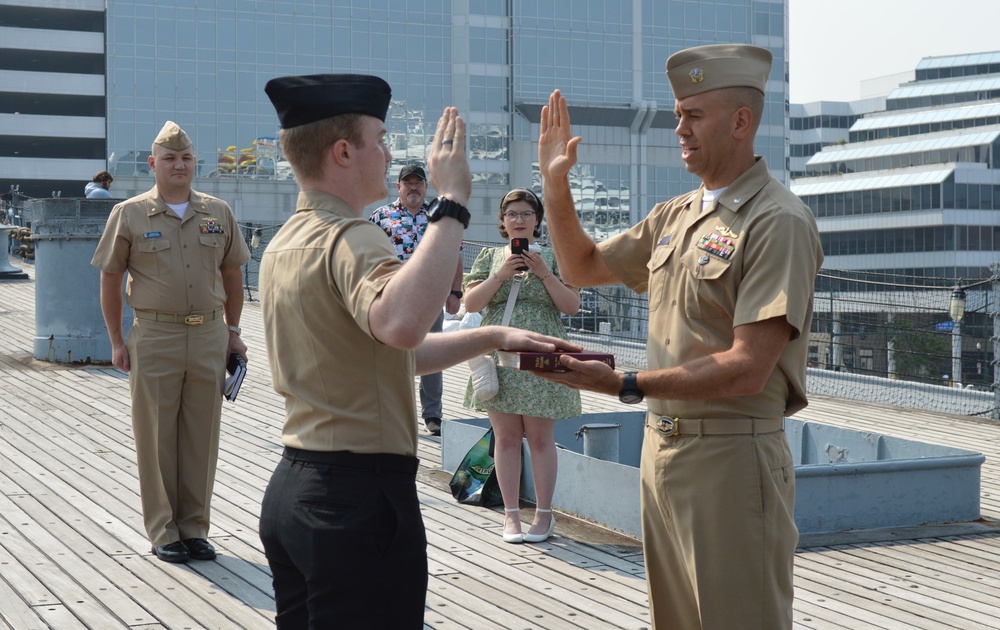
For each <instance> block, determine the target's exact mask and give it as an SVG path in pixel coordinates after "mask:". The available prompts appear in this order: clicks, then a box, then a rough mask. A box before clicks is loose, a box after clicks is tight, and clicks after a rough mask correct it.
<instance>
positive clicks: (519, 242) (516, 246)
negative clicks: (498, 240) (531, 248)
mask: <svg viewBox="0 0 1000 630" xmlns="http://www.w3.org/2000/svg"><path fill="white" fill-rule="evenodd" d="M526 251H528V239H526V238H512V239H510V253H512V254H523V253H524V252H526ZM517 270H518V271H527V270H528V268H527V267H518V268H517Z"/></svg>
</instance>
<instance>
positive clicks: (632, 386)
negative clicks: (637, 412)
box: [618, 372, 645, 405]
mask: <svg viewBox="0 0 1000 630" xmlns="http://www.w3.org/2000/svg"><path fill="white" fill-rule="evenodd" d="M636 374H637V372H625V375H624V378H623V380H622V389H621V391H620V392H618V400H620V401H622V402H623V403H625V404H626V405H635V404H638V403H641V402H642V399H643V398H645V395H644V394H643V393H642V390H641V389H639V382H638V379H637V378H636Z"/></svg>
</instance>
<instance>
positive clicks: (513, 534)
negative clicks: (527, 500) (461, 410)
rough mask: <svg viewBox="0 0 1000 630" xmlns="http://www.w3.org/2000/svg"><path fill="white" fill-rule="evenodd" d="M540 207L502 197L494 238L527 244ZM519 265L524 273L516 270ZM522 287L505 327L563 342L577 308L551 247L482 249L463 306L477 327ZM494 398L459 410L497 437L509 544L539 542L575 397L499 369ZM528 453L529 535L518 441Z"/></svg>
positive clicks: (547, 531) (519, 196) (536, 228)
mask: <svg viewBox="0 0 1000 630" xmlns="http://www.w3.org/2000/svg"><path fill="white" fill-rule="evenodd" d="M544 213H545V209H544V208H543V207H542V202H541V200H540V199H539V198H538V196H537V195H536V194H535V193H533V192H532V191H530V190H528V189H525V188H517V189H514V190H512V191H510V192H509V193H507V194H506V195H505V196H504V198H503V199H502V200H501V201H500V212H499V219H500V225H499V228H500V234H501V236H503V237H504V238H505V239H508V238H515V237H520V238H526V239H527V240H528V242H529V244H533V243H534V241H535V239H536V238H538V237H539V236H541V231H540V227H541V225H542V218H543V217H544ZM518 267H521V268H523V267H527V268H528V270H527V271H523V272H522V271H519V270H518ZM518 275H521V276H522V280H521V288H520V290H519V293H518V294H517V299H516V300H515V303H514V304H515V305H514V311H513V313H512V315H511V318H510V326H513V327H515V328H522V329H524V330H532V331H535V332H540V333H544V334H546V335H552V336H556V337H562V338H566V330H565V326H564V325H563V323H562V321H560V319H559V313H560V312H562V313H565V314H567V315H574V314H575V313H576V312H577V311H578V310H579V308H580V292H579V290H577V289H575V288H573V287H569V286H566V285H565V284H563V283H562V281H561V280H560V279H559V273H558V269H557V267H556V259H555V255H554V254H553V253H552V250H550V249H540V248H539V247H538V246H535V245H532V247H531V248H530V250H529V251H527V252H525V253H524V254H521V255H515V254H512V253H511V250H510V246H509V245H506V246H504V247H495V248H486V249H484V250H483V251H482V252H480V254H479V256H478V257H477V258H476V262H475V263H473V265H472V271H471V272H470V273H469V274H468V275H467V276H466V278H465V282H464V285H465V308H466V310H468V311H470V312H472V311H480V310H483V309H486V310H485V312H484V316H483V321H482V325H483V326H487V325H497V324H500V323H501V321H502V320H503V314H504V309H505V307H506V305H507V297H508V296H509V295H510V290H511V287H512V286H513V283H514V278H515V276H518ZM497 374H498V376H499V380H500V392H499V393H498V394H497V395H496V397H494V398H492V399H491V400H488V401H482V400H478V399H477V398H476V397H475V395H473V393H472V384H471V380H470V383H469V385H468V386H467V387H466V392H465V406H466V407H469V408H473V409H477V410H479V411H485V412H486V413H487V414H488V415H489V418H490V424H491V425H493V433H494V436H495V438H496V451H495V460H496V473H497V481H498V482H499V485H500V491H501V493H502V494H503V501H504V512H505V513H506V519H505V521H504V529H503V538H504V541H506V542H509V543H520V542H541V541H543V540H546V539H548V537H549V536H551V535H552V531H553V529H554V528H555V524H556V520H555V517H554V516H553V515H552V494H553V492H554V491H555V487H556V468H557V464H556V461H557V459H556V444H555V437H554V432H555V420H559V419H562V418H575V417H577V416H579V415H580V392H578V391H576V390H574V389H570V388H568V387H565V386H563V385H560V384H558V383H551V382H549V381H546V380H543V379H541V378H538V377H537V376H534V375H533V374H532V373H531V372H527V371H521V370H516V369H512V368H503V367H501V368H497ZM522 437H526V438H527V439H528V448H529V449H531V473H532V476H533V477H534V481H535V498H536V509H535V518H534V521H533V522H532V524H531V527H530V528H529V529H528V531H527V532H525V533H522V531H521V520H520V513H519V509H518V507H519V497H520V481H521V479H520V477H521V438H522Z"/></svg>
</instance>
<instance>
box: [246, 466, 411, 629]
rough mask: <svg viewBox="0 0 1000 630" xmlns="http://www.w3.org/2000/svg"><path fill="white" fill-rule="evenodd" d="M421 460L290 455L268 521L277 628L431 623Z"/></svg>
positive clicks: (264, 522) (270, 488) (280, 470)
mask: <svg viewBox="0 0 1000 630" xmlns="http://www.w3.org/2000/svg"><path fill="white" fill-rule="evenodd" d="M417 464H418V460H417V458H416V457H408V456H404V455H388V454H376V455H361V454H358V453H349V452H346V451H338V452H332V453H330V452H324V453H319V452H315V451H303V450H299V449H293V448H286V449H285V453H284V456H283V457H282V459H281V461H280V462H279V463H278V466H277V468H276V469H275V470H274V474H273V475H272V476H271V481H270V483H268V485H267V491H266V492H265V493H264V500H263V503H262V505H261V515H260V539H261V542H262V543H263V544H264V554H265V555H266V556H267V563H268V565H270V567H271V574H272V577H273V580H274V598H275V604H276V607H277V618H276V623H277V627H278V630H330V629H333V628H422V627H423V619H424V602H425V598H426V595H427V537H426V535H425V533H424V522H423V518H422V517H421V515H420V503H419V500H418V498H417V487H416V481H415V479H416V472H417Z"/></svg>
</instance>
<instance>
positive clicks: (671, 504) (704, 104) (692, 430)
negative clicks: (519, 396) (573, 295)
mask: <svg viewBox="0 0 1000 630" xmlns="http://www.w3.org/2000/svg"><path fill="white" fill-rule="evenodd" d="M770 69H771V54H770V52H768V51H767V50H765V49H762V48H757V47H754V46H745V45H715V46H702V47H698V48H692V49H688V50H684V51H681V52H678V53H676V54H674V55H672V56H671V57H670V59H668V61H667V76H668V78H669V80H670V84H671V87H672V88H673V90H674V95H675V97H676V105H675V109H674V113H675V115H676V116H677V120H678V122H677V129H676V133H677V136H678V137H679V139H680V146H681V152H682V159H683V160H684V163H685V166H686V168H687V170H688V171H689V172H691V173H694V174H696V175H698V177H699V178H700V179H701V180H702V182H703V185H702V186H701V187H700V188H698V190H696V191H694V192H692V193H689V194H685V195H681V196H680V197H677V198H675V199H672V200H671V201H668V202H666V203H661V204H658V205H657V206H655V207H654V208H653V209H652V211H650V213H649V215H648V216H647V217H646V218H645V219H643V220H642V221H641V222H639V223H638V224H637V225H635V226H633V227H632V229H630V230H629V231H627V232H625V233H623V234H621V235H618V236H616V237H612V238H610V239H608V240H606V241H604V242H602V243H600V244H599V245H595V244H594V243H593V242H592V241H591V240H590V238H589V237H588V236H587V235H586V234H585V233H584V232H583V229H582V228H581V227H580V223H579V221H578V220H577V217H576V213H575V211H574V208H573V198H572V196H571V194H570V187H569V181H568V177H567V174H568V172H569V169H570V167H571V166H572V165H573V164H574V163H575V162H576V149H577V145H578V144H579V142H580V138H572V137H571V134H570V126H569V112H568V107H567V105H566V101H565V99H564V98H563V97H562V95H561V94H560V93H559V92H558V90H557V91H556V92H554V93H553V94H552V96H551V97H550V99H549V104H548V106H547V107H546V108H545V109H544V110H543V113H542V125H541V137H540V139H539V165H540V167H541V171H542V175H543V177H544V183H545V204H546V206H548V208H549V233H550V235H551V237H552V243H553V247H554V249H555V252H556V256H557V258H558V261H559V266H560V268H561V269H562V271H563V275H564V277H565V279H566V281H567V282H569V283H571V284H573V285H575V286H593V285H601V284H612V283H615V282H623V283H625V284H626V285H628V286H629V287H631V288H632V289H634V290H635V291H637V292H639V293H648V296H649V298H648V299H649V338H648V341H647V353H648V366H649V369H648V370H647V371H644V372H638V373H635V372H626V373H621V372H615V371H613V370H611V369H608V368H607V367H606V366H604V365H603V364H600V363H596V362H586V363H584V362H580V361H572V360H569V361H566V362H565V363H566V365H567V367H569V368H571V369H572V370H574V371H573V372H572V373H571V374H569V375H567V376H565V377H559V376H555V375H554V376H551V377H550V378H551V379H552V380H557V381H559V382H564V383H566V384H567V385H571V386H574V387H578V388H582V389H589V390H592V391H597V392H602V393H606V394H610V395H615V394H617V395H618V396H619V398H620V399H621V400H622V402H626V403H638V402H640V401H641V400H643V397H644V396H645V397H646V398H647V400H648V406H649V411H648V413H647V419H646V428H645V435H644V440H643V451H642V461H641V465H640V478H641V484H640V485H641V487H640V494H641V500H642V535H643V551H644V555H645V562H646V583H647V589H648V592H649V606H650V613H651V615H652V619H653V625H654V626H655V627H656V628H671V629H673V628H683V629H684V630H698V629H706V630H731V629H733V628H740V629H741V630H754V629H756V630H782V629H790V628H791V627H792V568H793V556H794V551H795V545H796V542H797V540H798V531H797V529H796V527H795V520H794V500H795V478H794V467H793V464H792V455H791V452H790V450H789V447H788V442H787V439H786V438H785V434H784V432H783V426H782V425H783V418H784V417H785V416H788V415H791V414H793V413H795V412H796V411H798V410H800V409H802V408H803V407H805V405H806V392H805V368H806V358H807V350H808V339H809V327H810V322H811V319H812V300H813V284H814V281H815V277H816V274H817V272H818V270H819V268H820V265H821V263H822V261H823V252H822V249H821V247H820V242H819V234H818V231H817V228H816V222H815V220H814V218H813V216H812V213H811V212H810V211H809V208H808V207H807V206H806V205H805V204H803V203H802V202H801V200H799V199H798V198H797V197H795V196H794V195H792V194H791V193H790V192H789V191H788V190H787V189H786V188H785V187H784V186H782V185H781V183H780V182H778V181H777V180H775V179H774V178H772V177H771V175H770V173H769V171H768V168H767V164H766V163H765V161H764V159H763V158H761V157H757V156H755V155H754V153H753V138H754V135H755V134H756V131H757V127H758V125H759V122H760V120H761V115H762V112H763V108H764V89H765V85H766V82H767V79H768V76H769V74H770ZM546 377H548V375H546Z"/></svg>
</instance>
